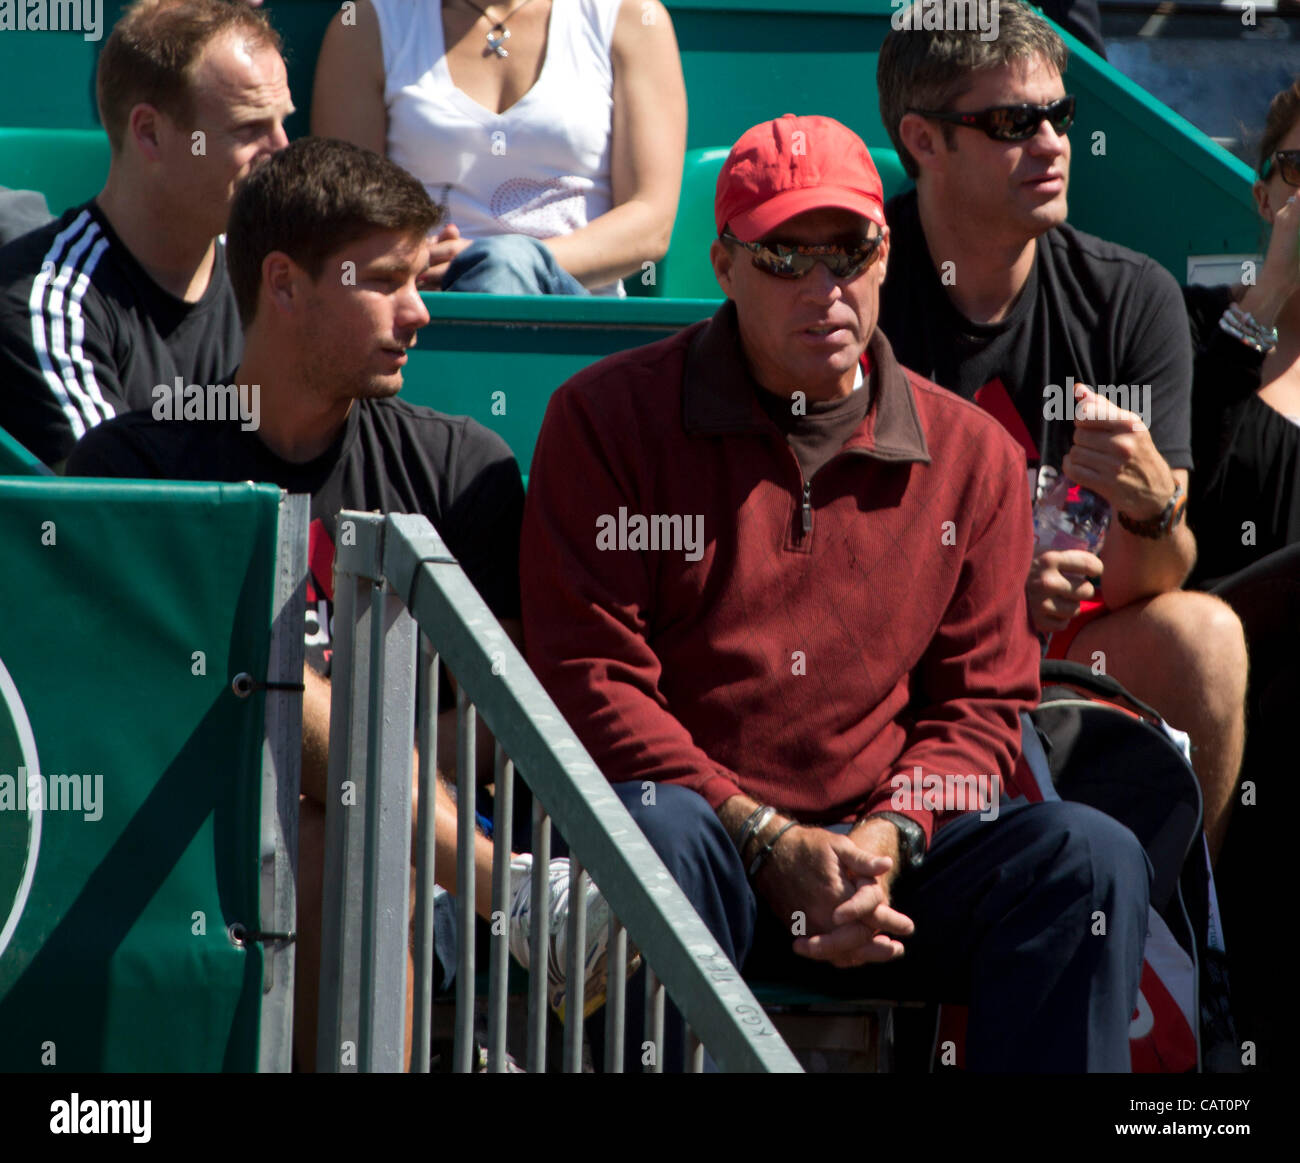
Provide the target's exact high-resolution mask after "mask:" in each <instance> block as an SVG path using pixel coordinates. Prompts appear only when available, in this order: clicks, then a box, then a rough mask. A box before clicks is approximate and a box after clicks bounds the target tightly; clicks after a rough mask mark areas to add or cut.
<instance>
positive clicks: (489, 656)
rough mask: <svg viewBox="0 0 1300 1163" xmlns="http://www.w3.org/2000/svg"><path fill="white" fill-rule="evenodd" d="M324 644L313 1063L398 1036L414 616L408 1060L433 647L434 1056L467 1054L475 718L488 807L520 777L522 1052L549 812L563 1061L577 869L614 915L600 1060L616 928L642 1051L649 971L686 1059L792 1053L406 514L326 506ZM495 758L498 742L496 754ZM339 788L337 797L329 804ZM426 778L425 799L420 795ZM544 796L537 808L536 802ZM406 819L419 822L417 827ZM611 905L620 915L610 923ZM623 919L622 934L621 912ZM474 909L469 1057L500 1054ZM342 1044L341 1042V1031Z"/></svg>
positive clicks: (424, 942)
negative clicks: (437, 917)
mask: <svg viewBox="0 0 1300 1163" xmlns="http://www.w3.org/2000/svg"><path fill="white" fill-rule="evenodd" d="M336 541H337V545H336V554H337V556H336V561H335V618H334V656H333V663H332V667H333V676H334V677H333V683H332V687H333V690H332V696H331V697H332V706H331V716H330V717H331V731H330V771H329V786H330V788H331V795H330V799H329V803H328V808H327V823H326V833H327V839H326V865H325V886H326V891H325V916H324V919H323V925H322V970H321V1019H320V1037H319V1039H318V1061H317V1065H318V1068H320V1069H324V1070H340V1069H342V1070H346V1069H349V1068H351V1067H352V1066H353V1065H355V1066H356V1067H357V1068H359V1069H362V1070H400V1069H402V1066H403V1061H404V1057H403V1050H404V1040H405V999H406V950H407V936H406V935H407V925H408V918H409V912H410V910H409V901H408V895H409V887H408V886H409V883H410V873H409V868H410V855H411V795H410V781H411V766H412V762H411V740H412V739H413V738H415V730H416V722H415V721H416V718H417V716H416V708H415V691H416V681H415V676H416V666H417V653H418V652H417V647H416V637H417V629H418V631H419V632H421V633H422V634H423V635H424V636H425V637H426V639H427V641H428V642H429V643H430V644H431V649H430V650H428V651H426V652H424V656H423V658H422V661H421V663H420V665H422V666H423V668H424V669H423V674H424V684H423V697H422V699H421V706H420V713H419V715H418V718H419V744H420V745H419V757H420V758H419V765H418V766H419V781H420V783H419V795H420V803H421V804H422V805H425V807H423V808H422V810H421V812H420V815H421V832H420V835H419V836H418V837H417V841H416V844H417V849H418V860H417V883H416V896H417V900H416V906H415V916H416V921H417V926H416V928H417V932H416V939H415V954H416V977H417V982H416V986H417V987H416V1002H415V1013H416V1018H415V1026H416V1032H415V1035H414V1040H415V1046H414V1051H415V1053H414V1064H413V1068H414V1069H427V1061H428V1033H427V1025H428V1018H429V1013H430V1008H431V1004H432V996H431V995H432V957H431V952H432V933H431V924H430V920H431V915H432V912H431V904H430V899H429V893H430V892H431V889H432V871H431V870H432V864H433V828H432V826H431V825H430V817H431V816H432V815H433V813H432V811H431V810H430V806H431V804H432V798H431V794H432V791H433V786H434V784H433V774H432V771H431V768H432V765H433V756H435V755H436V707H437V693H436V692H437V674H438V661H439V659H441V660H442V661H443V662H445V663H446V665H447V667H448V669H449V670H450V671H451V672H452V673H453V674H454V675H455V676H456V680H457V683H458V686H459V691H458V743H459V754H458V762H457V768H458V780H459V790H458V801H459V810H458V846H459V860H460V864H459V874H458V877H457V879H458V885H459V889H460V894H459V905H460V909H461V912H460V916H461V919H462V928H461V933H462V937H461V941H460V956H461V962H460V966H459V968H458V971H457V974H456V990H457V1020H456V1042H455V1050H454V1064H455V1068H456V1069H458V1070H468V1069H469V1068H470V1067H471V1060H470V1054H471V1050H472V1044H471V1035H472V1020H473V1012H472V1007H473V989H474V961H473V955H474V949H473V918H474V915H475V911H474V876H473V865H472V850H471V849H472V838H473V828H474V771H475V766H476V764H475V755H474V743H475V716H476V714H482V716H483V719H484V721H485V723H486V725H487V726H488V727H489V728H490V729H491V731H492V733H493V735H494V736H495V737H496V740H497V757H496V760H497V762H496V777H497V796H498V810H499V811H502V812H504V811H505V810H507V809H508V808H509V806H510V797H511V788H512V770H511V768H512V763H511V761H513V762H514V763H517V764H518V767H519V771H520V774H522V775H523V776H524V779H525V781H526V782H527V784H528V786H529V787H530V788H531V790H532V792H533V794H534V820H533V826H534V827H533V835H534V861H533V886H532V888H533V898H532V905H533V907H532V922H533V931H532V941H531V948H532V949H533V950H534V954H533V956H532V967H531V969H530V971H529V972H530V982H529V991H528V992H529V1023H528V1027H529V1047H528V1064H529V1069H531V1070H536V1069H542V1068H544V1063H545V1017H546V1014H545V1004H546V1001H545V988H546V981H545V972H546V970H545V960H546V959H545V956H544V955H542V953H541V951H543V950H545V948H546V932H545V930H544V928H543V925H544V923H545V908H544V907H543V900H544V898H543V896H542V893H543V892H544V891H545V883H544V876H545V874H546V870H547V856H548V854H549V837H550V823H551V820H552V819H553V820H554V822H555V824H556V825H557V826H558V827H559V828H560V829H561V831H562V833H563V834H564V836H565V837H566V838H567V840H568V842H569V844H570V846H571V849H572V855H571V880H570V902H571V909H570V916H569V965H568V966H567V967H566V971H567V974H568V981H569V983H570V990H571V996H570V1000H569V1002H568V1006H569V1013H570V1015H571V1016H570V1020H569V1021H568V1022H567V1023H566V1028H565V1038H564V1055H563V1057H564V1065H565V1069H566V1070H569V1071H574V1070H580V1069H581V1060H582V1058H581V1055H582V1046H581V1028H582V1021H581V1018H580V1017H575V1016H574V1015H581V1013H582V1003H583V997H582V984H581V983H582V975H583V969H582V963H581V957H582V950H583V947H584V943H585V942H584V938H583V932H584V928H585V923H586V918H585V904H584V899H585V894H584V892H583V891H582V887H583V878H584V876H585V875H586V874H587V872H589V873H590V875H591V876H592V878H593V879H594V880H595V882H596V883H597V884H598V885H599V886H600V890H601V892H602V893H603V894H604V896H605V899H606V900H607V901H608V903H609V905H610V908H611V911H612V912H613V913H614V914H615V915H616V917H617V918H619V920H616V921H614V922H613V923H612V925H611V942H610V948H611V953H610V964H611V971H610V981H609V997H608V1002H607V1013H606V1028H607V1032H608V1035H609V1036H608V1039H607V1045H608V1047H609V1049H611V1051H613V1052H611V1053H610V1054H609V1055H608V1058H609V1059H610V1061H609V1068H610V1069H613V1070H617V1069H620V1068H621V1053H620V1051H621V1046H622V1028H621V1027H622V1020H623V1007H624V995H625V981H624V978H625V973H624V972H623V968H624V966H625V961H624V960H623V958H624V956H625V948H626V939H627V937H628V936H629V935H630V939H631V940H633V941H634V942H635V943H636V946H637V948H638V949H639V950H640V951H641V954H642V957H643V958H644V960H645V962H646V964H647V965H648V966H652V967H653V969H652V971H650V972H648V973H647V975H646V976H647V1002H648V1004H647V1007H646V1009H647V1019H648V1020H647V1038H648V1039H649V1040H650V1041H652V1042H654V1043H655V1049H654V1053H653V1055H652V1056H651V1061H652V1062H653V1063H654V1066H653V1067H652V1068H653V1069H661V1068H662V1053H661V1050H662V1025H663V1021H662V1014H663V996H664V989H665V988H666V989H667V992H668V993H669V994H670V995H671V997H672V1000H673V1002H674V1004H675V1005H676V1006H677V1007H678V1009H679V1010H680V1012H681V1013H682V1015H683V1017H684V1019H685V1021H686V1022H687V1023H688V1025H689V1028H690V1033H691V1041H690V1049H689V1054H688V1058H689V1066H690V1068H692V1069H695V1070H699V1069H700V1068H701V1067H702V1064H703V1056H704V1048H705V1047H707V1049H708V1052H709V1053H710V1054H711V1055H712V1057H713V1059H714V1061H715V1062H716V1063H717V1065H718V1067H719V1069H721V1070H727V1071H764V1072H774V1071H787V1072H798V1071H800V1066H799V1064H798V1062H797V1060H796V1059H795V1057H794V1055H793V1054H792V1053H791V1051H790V1050H789V1048H788V1047H787V1046H786V1044H785V1042H784V1041H783V1040H782V1038H781V1036H780V1034H779V1033H777V1031H776V1028H775V1026H774V1025H773V1024H772V1022H771V1020H770V1019H769V1018H768V1017H767V1015H766V1013H765V1012H764V1011H763V1009H762V1007H761V1006H760V1005H759V1003H758V1001H757V1000H756V999H755V998H754V995H753V994H752V993H751V992H750V990H749V987H748V986H747V985H746V984H745V982H744V980H743V979H742V978H741V976H740V974H739V972H738V971H737V970H736V969H735V967H734V966H733V965H732V964H731V962H730V961H729V960H728V959H727V957H726V955H725V954H724V953H723V951H722V949H721V947H720V946H719V945H718V943H717V942H716V941H715V940H714V939H713V937H712V936H711V935H710V933H709V931H708V929H707V928H706V927H705V925H704V923H703V922H702V921H701V920H700V918H699V916H698V915H697V914H696V912H695V910H694V909H693V908H692V906H691V904H690V902H689V901H688V900H687V899H686V896H685V895H684V894H683V892H682V891H681V889H680V888H679V887H678V885H677V884H676V882H675V881H674V880H673V878H672V876H671V874H670V873H669V872H668V869H667V868H666V867H665V866H664V864H663V862H662V861H661V860H660V859H659V857H658V855H657V854H656V853H655V851H654V849H653V848H652V847H651V846H650V844H649V842H648V841H647V840H646V839H645V837H644V835H643V834H642V833H641V831H640V829H639V828H638V827H637V826H636V824H635V822H634V821H633V819H632V817H631V816H630V815H629V814H628V812H627V810H626V809H625V808H624V807H623V804H622V802H621V801H620V800H619V799H618V797H617V796H616V795H615V794H614V792H613V791H612V790H611V789H610V787H609V784H608V782H607V781H606V779H605V778H604V776H602V775H601V773H600V772H599V770H598V769H597V767H596V765H595V763H594V762H593V761H592V759H591V757H590V756H589V755H588V754H587V752H586V750H585V749H584V748H583V746H582V744H581V743H580V742H579V741H578V738H577V736H576V735H575V734H574V732H573V730H572V729H571V728H570V727H569V725H568V724H567V723H566V722H565V721H564V718H563V716H562V715H561V714H560V712H559V710H558V709H557V708H556V706H555V704H554V703H553V702H552V701H551V698H550V696H549V695H547V693H546V692H545V690H543V688H542V686H541V684H540V683H539V682H538V680H537V678H536V677H535V676H534V675H533V673H532V671H531V670H530V669H529V667H528V665H527V663H526V662H525V661H524V659H523V657H522V655H520V654H519V652H518V651H517V650H516V649H515V647H514V645H513V643H512V642H511V641H510V639H509V637H508V636H507V635H506V633H505V631H504V630H503V629H502V628H501V626H500V624H499V623H498V622H497V620H496V618H495V617H494V616H493V615H492V613H491V611H489V609H488V608H487V605H486V604H485V603H484V601H483V599H482V598H481V597H480V596H479V594H478V592H477V590H475V589H474V587H473V585H472V584H471V583H470V581H469V579H468V578H467V577H466V576H465V573H464V571H463V570H462V569H461V568H460V566H459V565H458V564H457V563H456V561H455V559H454V558H453V557H452V555H451V554H450V552H449V551H448V550H447V547H446V545H445V544H444V543H443V541H442V539H441V537H439V535H438V533H437V531H436V530H435V529H434V528H433V526H432V525H431V524H430V523H429V522H428V521H427V520H426V519H425V518H423V517H419V516H410V515H398V514H393V515H389V516H386V517H384V516H380V515H377V514H370V513H358V512H347V511H345V512H343V513H340V514H339V519H338V536H337V539H336ZM507 756H508V757H509V758H508V759H507V758H506V757H507ZM349 791H350V792H351V800H350V802H346V803H345V800H346V799H347V793H348V792H349ZM426 795H428V796H429V797H430V798H426ZM543 805H544V806H543ZM426 825H429V826H428V827H426ZM509 832H510V829H509V827H508V826H499V827H498V828H497V831H496V842H495V857H494V864H493V885H494V891H493V896H494V898H495V899H494V901H493V908H494V910H500V909H502V908H503V905H504V883H505V873H504V870H503V867H502V866H503V862H504V861H505V860H508V859H509V850H508V844H509ZM620 922H621V923H620ZM624 924H625V925H626V933H624V931H623V928H622V926H623V925H624ZM505 941H506V937H505V936H504V934H502V933H499V932H498V931H497V930H496V927H495V926H494V934H493V942H494V947H493V956H492V958H491V959H490V960H491V964H490V970H489V977H490V981H491V986H490V990H489V1008H490V1033H489V1069H494V1070H501V1069H503V1068H504V1051H505V1034H504V1030H505V1008H506V1004H507V991H506V988H505V984H506V983H505V974H506V965H507V959H506V956H505V952H504V949H503V945H504V943H505ZM349 1048H351V1050H352V1051H353V1054H352V1058H351V1060H349V1058H348V1049H349Z"/></svg>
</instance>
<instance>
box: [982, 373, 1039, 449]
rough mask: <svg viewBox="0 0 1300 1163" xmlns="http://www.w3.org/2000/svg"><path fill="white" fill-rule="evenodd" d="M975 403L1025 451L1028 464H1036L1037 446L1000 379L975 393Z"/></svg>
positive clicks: (991, 381)
mask: <svg viewBox="0 0 1300 1163" xmlns="http://www.w3.org/2000/svg"><path fill="white" fill-rule="evenodd" d="M975 403H977V404H978V405H979V406H980V407H981V408H983V409H984V411H986V412H987V413H988V414H989V415H990V416H992V417H993V418H994V419H995V420H996V421H997V422H998V423H999V424H1001V425H1002V427H1003V428H1005V429H1006V430H1007V431H1008V432H1010V433H1011V435H1012V436H1013V437H1014V438H1015V440H1016V443H1018V444H1019V445H1020V447H1021V448H1023V449H1024V450H1025V456H1026V458H1027V459H1028V460H1029V463H1030V464H1037V463H1038V444H1037V443H1036V442H1035V440H1034V438H1033V437H1032V436H1031V435H1030V433H1029V429H1028V427H1027V426H1026V425H1025V422H1024V420H1023V419H1022V418H1021V415H1020V412H1019V411H1018V410H1017V408H1016V404H1015V401H1014V400H1012V398H1011V393H1010V392H1008V391H1007V389H1006V385H1005V384H1003V382H1002V380H1001V379H1000V378H995V379H991V380H989V382H988V383H987V384H985V385H984V386H983V387H982V388H980V390H979V391H978V392H976V393H975Z"/></svg>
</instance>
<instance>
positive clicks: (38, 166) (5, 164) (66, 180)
mask: <svg viewBox="0 0 1300 1163" xmlns="http://www.w3.org/2000/svg"><path fill="white" fill-rule="evenodd" d="M108 155H109V150H108V138H107V137H106V136H105V134H104V131H103V130H102V129H57V130H55V129H0V186H8V187H10V188H11V189H14V190H39V191H40V192H41V193H42V194H44V195H45V201H46V202H47V203H48V205H49V207H50V213H51V214H53V215H55V217H57V216H58V215H60V214H62V213H63V212H64V211H65V210H66V209H68V207H69V206H76V205H77V204H78V203H80V202H85V201H88V200H89V199H91V198H93V197H94V196H95V195H96V194H98V193H99V191H100V189H101V188H102V187H103V185H104V179H105V178H106V177H107V176H108Z"/></svg>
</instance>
